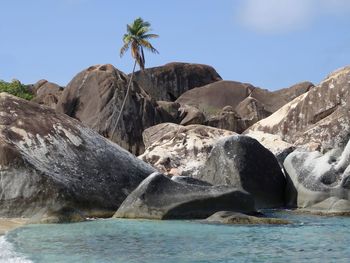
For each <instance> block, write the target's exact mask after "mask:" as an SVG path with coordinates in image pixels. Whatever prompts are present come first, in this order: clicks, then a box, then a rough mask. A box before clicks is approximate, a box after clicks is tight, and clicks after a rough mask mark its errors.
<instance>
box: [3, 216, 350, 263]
mask: <svg viewBox="0 0 350 263" xmlns="http://www.w3.org/2000/svg"><path fill="white" fill-rule="evenodd" d="M271 215H272V216H275V217H283V218H288V219H289V220H292V221H293V224H292V225H287V226H268V225H264V226H261V225H260V226H237V225H235V226H226V225H211V224H203V223H200V222H196V221H147V220H122V219H108V220H97V221H90V222H84V223H75V224H60V225H30V226H25V227H23V228H19V229H16V230H14V231H12V232H10V233H8V234H7V236H6V237H5V240H3V241H2V242H0V249H1V246H3V247H5V246H7V247H6V248H5V249H4V248H3V249H2V250H0V254H3V256H2V257H1V256H0V261H1V260H2V262H123V263H128V262H130V263H131V262H135V263H136V262H137V263H139V262H152V263H157V262H164V263H172V262H174V263H175V262H176V263H179V262H198V263H199V262H201V263H205V262H350V218H347V217H319V216H310V215H308V216H306V215H295V214H292V213H285V212H284V213H281V212H276V213H272V214H271ZM4 241H6V242H4ZM5 250H6V251H7V252H6V251H5ZM9 250H11V251H9ZM1 251H3V252H1ZM4 251H5V252H4ZM4 253H5V254H4ZM6 253H7V254H6ZM4 255H5V256H4ZM6 255H7V260H6Z"/></svg>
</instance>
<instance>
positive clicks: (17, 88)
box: [0, 80, 33, 100]
mask: <svg viewBox="0 0 350 263" xmlns="http://www.w3.org/2000/svg"><path fill="white" fill-rule="evenodd" d="M0 92H7V93H10V94H12V95H14V96H17V97H20V98H22V99H26V100H31V99H32V98H33V94H32V92H31V91H30V90H29V89H28V86H26V85H24V84H22V83H21V82H20V81H18V80H13V81H11V82H6V81H3V80H0Z"/></svg>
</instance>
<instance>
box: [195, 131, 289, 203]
mask: <svg viewBox="0 0 350 263" xmlns="http://www.w3.org/2000/svg"><path fill="white" fill-rule="evenodd" d="M192 176H193V177H195V178H197V179H200V180H203V181H207V182H209V183H211V184H213V185H223V184H224V185H231V186H233V187H239V188H242V189H244V190H245V191H247V192H249V193H251V194H252V196H253V197H254V200H255V205H256V207H257V208H277V207H283V206H284V190H285V185H286V180H285V177H284V175H283V173H282V171H281V168H280V166H279V164H278V162H277V160H276V158H275V156H274V155H273V154H272V153H271V152H270V151H269V150H267V149H266V148H265V147H264V146H262V145H261V144H260V143H259V142H258V141H257V140H255V139H253V138H250V137H248V136H242V135H234V136H230V137H226V138H223V139H221V140H219V141H218V142H217V143H216V144H215V145H214V147H213V149H212V150H211V152H210V154H209V157H208V159H207V160H206V162H205V163H204V165H203V166H202V167H201V168H200V169H199V171H198V172H197V173H196V174H193V175H192Z"/></svg>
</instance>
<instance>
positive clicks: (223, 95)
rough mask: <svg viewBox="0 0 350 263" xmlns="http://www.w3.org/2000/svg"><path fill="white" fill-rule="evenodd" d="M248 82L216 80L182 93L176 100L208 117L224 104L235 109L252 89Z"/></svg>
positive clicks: (216, 112)
mask: <svg viewBox="0 0 350 263" xmlns="http://www.w3.org/2000/svg"><path fill="white" fill-rule="evenodd" d="M254 88H255V87H253V86H252V85H250V84H245V83H240V82H235V81H226V80H222V81H217V82H214V83H211V84H208V85H205V86H203V87H198V88H194V89H191V90H189V91H187V92H185V93H183V94H182V95H181V96H180V97H179V98H178V99H177V100H176V102H178V103H180V104H181V105H189V106H193V107H196V108H197V109H199V110H200V111H201V112H203V113H204V115H205V117H206V118H207V119H208V118H210V117H213V116H215V115H216V114H218V113H219V112H220V111H221V110H222V108H224V107H225V106H231V107H232V109H235V108H236V107H237V105H238V104H239V103H240V102H241V101H242V100H244V99H245V98H247V97H248V96H249V94H250V93H251V91H252V90H253V89H254Z"/></svg>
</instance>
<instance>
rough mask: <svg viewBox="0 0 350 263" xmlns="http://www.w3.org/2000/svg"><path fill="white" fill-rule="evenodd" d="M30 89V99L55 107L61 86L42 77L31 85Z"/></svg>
mask: <svg viewBox="0 0 350 263" xmlns="http://www.w3.org/2000/svg"><path fill="white" fill-rule="evenodd" d="M32 90H33V93H34V98H33V99H32V101H34V102H36V103H39V104H43V105H46V106H48V107H50V108H51V109H55V108H56V105H57V103H58V100H59V98H60V97H61V95H62V92H63V87H61V86H59V85H57V84H55V83H52V82H49V81H47V80H45V79H42V80H39V81H38V82H37V83H35V84H34V85H33V86H32Z"/></svg>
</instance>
